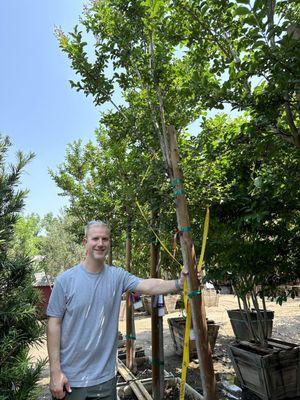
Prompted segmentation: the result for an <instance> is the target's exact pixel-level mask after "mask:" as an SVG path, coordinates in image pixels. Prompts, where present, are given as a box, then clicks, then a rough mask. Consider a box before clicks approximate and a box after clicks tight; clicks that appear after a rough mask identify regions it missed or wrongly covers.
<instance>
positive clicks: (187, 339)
mask: <svg viewBox="0 0 300 400" xmlns="http://www.w3.org/2000/svg"><path fill="white" fill-rule="evenodd" d="M208 227H209V207H207V209H206V215H205V220H204V229H203V236H202V247H201V254H200V259H199V263H198V265H197V270H198V271H201V269H202V265H203V260H204V253H205V247H206V241H207V235H208ZM181 231H182V228H181ZM183 288H184V291H183V299H184V305H185V310H186V320H185V331H184V345H183V357H182V365H181V383H180V393H179V400H184V394H185V383H186V376H187V369H188V366H189V362H190V349H189V345H190V332H191V322H192V314H191V307H190V302H189V298H190V299H191V298H193V297H194V296H200V295H201V290H195V291H192V292H190V293H188V289H187V282H186V280H185V281H184V286H183Z"/></svg>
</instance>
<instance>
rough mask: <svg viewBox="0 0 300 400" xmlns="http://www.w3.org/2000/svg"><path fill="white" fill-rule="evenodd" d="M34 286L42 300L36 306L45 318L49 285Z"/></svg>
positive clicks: (49, 290)
mask: <svg viewBox="0 0 300 400" xmlns="http://www.w3.org/2000/svg"><path fill="white" fill-rule="evenodd" d="M35 288H36V289H38V290H39V291H40V292H41V295H42V301H41V302H40V303H39V304H38V307H39V308H40V310H41V313H42V316H43V317H45V318H46V316H47V307H48V303H49V298H50V295H51V287H50V286H49V285H48V286H35Z"/></svg>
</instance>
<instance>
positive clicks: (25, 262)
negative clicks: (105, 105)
mask: <svg viewBox="0 0 300 400" xmlns="http://www.w3.org/2000/svg"><path fill="white" fill-rule="evenodd" d="M9 146H10V141H9V139H8V138H7V137H0V309H1V314H0V376H1V380H0V399H1V400H13V399H15V400H28V399H32V400H33V399H36V396H37V381H38V379H39V376H40V372H41V369H42V366H43V361H38V362H37V363H36V364H33V363H32V361H31V360H30V356H29V347H30V346H32V345H36V344H39V343H40V342H41V338H42V334H43V332H44V327H43V325H42V323H41V322H40V321H39V310H38V308H37V307H36V304H37V302H38V297H39V296H38V292H37V290H36V289H34V288H33V286H32V285H33V266H32V263H31V259H30V257H29V256H28V255H27V254H26V251H25V250H26V249H22V246H20V247H18V249H16V252H15V253H14V254H13V255H10V256H9V249H10V247H11V246H13V243H12V240H13V238H14V228H15V225H16V223H17V221H18V218H19V216H20V212H21V210H22V208H23V207H24V199H25V197H26V193H27V192H26V191H24V190H19V189H18V184H19V181H20V176H21V173H22V171H23V170H24V167H25V166H26V164H27V163H28V162H29V161H30V160H31V159H32V158H33V154H28V155H24V154H23V153H21V152H18V153H17V161H16V163H15V165H10V166H7V164H6V157H7V152H8V149H9Z"/></svg>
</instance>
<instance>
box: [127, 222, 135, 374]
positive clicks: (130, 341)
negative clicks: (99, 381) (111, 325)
mask: <svg viewBox="0 0 300 400" xmlns="http://www.w3.org/2000/svg"><path fill="white" fill-rule="evenodd" d="M127 218H128V219H127V227H126V259H125V266H126V270H127V271H128V272H130V270H131V239H132V232H131V230H132V226H131V217H130V216H128V217H127ZM134 357H135V328H134V315H133V303H132V299H131V293H130V292H128V291H127V292H126V366H127V368H129V369H130V370H133V368H134Z"/></svg>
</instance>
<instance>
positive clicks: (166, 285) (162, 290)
mask: <svg viewBox="0 0 300 400" xmlns="http://www.w3.org/2000/svg"><path fill="white" fill-rule="evenodd" d="M185 275H186V273H184V272H181V274H180V277H179V278H178V279H173V280H163V279H156V278H149V279H142V280H141V281H140V282H139V283H138V284H137V286H136V287H135V289H134V292H138V293H141V294H148V295H152V296H153V295H157V294H168V293H172V292H179V291H180V290H182V288H183V283H184V279H185Z"/></svg>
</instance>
